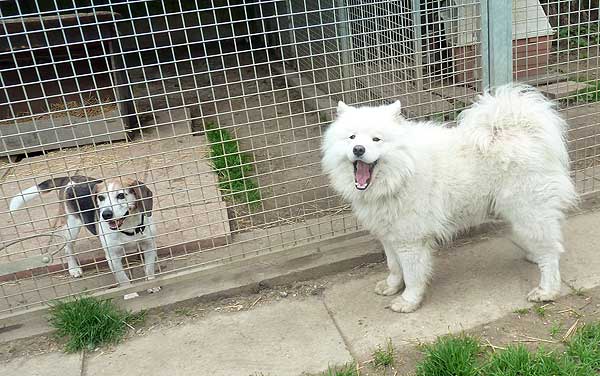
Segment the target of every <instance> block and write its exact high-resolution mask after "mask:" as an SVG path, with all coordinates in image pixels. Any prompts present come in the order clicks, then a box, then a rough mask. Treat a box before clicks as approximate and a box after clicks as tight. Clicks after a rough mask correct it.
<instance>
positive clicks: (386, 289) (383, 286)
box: [375, 279, 402, 296]
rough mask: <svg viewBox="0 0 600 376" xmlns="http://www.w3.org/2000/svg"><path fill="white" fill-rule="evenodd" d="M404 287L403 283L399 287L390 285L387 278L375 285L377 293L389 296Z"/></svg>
mask: <svg viewBox="0 0 600 376" xmlns="http://www.w3.org/2000/svg"><path fill="white" fill-rule="evenodd" d="M401 289H402V285H400V286H398V287H394V286H389V285H388V283H387V280H385V279H384V280H383V281H379V282H377V284H376V285H375V294H378V295H383V296H389V295H395V294H397V293H398V292H399V291H400V290H401Z"/></svg>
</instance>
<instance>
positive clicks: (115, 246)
mask: <svg viewBox="0 0 600 376" xmlns="http://www.w3.org/2000/svg"><path fill="white" fill-rule="evenodd" d="M54 190H58V194H59V198H60V201H61V206H60V210H61V213H60V214H61V218H64V219H65V220H66V223H65V224H64V225H63V226H62V228H61V229H60V231H61V232H60V233H61V234H62V236H64V238H65V240H66V246H65V253H66V255H67V263H68V266H69V273H70V274H71V276H73V277H80V276H81V275H82V270H81V267H80V266H79V263H78V262H77V259H76V258H75V256H73V244H74V243H75V239H76V238H77V236H78V235H79V231H80V230H81V228H82V227H86V228H87V229H88V231H90V232H91V233H92V234H94V235H97V236H98V238H99V239H100V242H101V243H102V247H103V248H104V253H105V255H106V260H107V262H108V265H109V267H110V270H111V271H112V272H113V274H114V275H115V279H116V280H117V282H118V283H119V285H121V286H126V285H129V284H130V281H129V278H127V274H126V273H125V271H124V270H123V262H122V260H123V257H124V256H125V249H126V248H128V247H130V246H138V247H139V249H140V250H141V251H143V254H144V263H145V272H146V278H147V279H148V280H151V279H154V265H155V263H156V244H155V242H154V235H155V234H156V227H155V226H154V224H153V222H152V191H150V189H148V188H147V187H146V186H145V185H144V184H143V183H142V182H140V181H137V180H132V179H123V180H121V179H108V180H100V179H95V178H90V177H87V176H72V177H60V178H54V179H49V180H46V181H43V182H41V183H40V184H38V185H34V186H33V187H30V188H27V189H25V190H24V191H22V192H20V193H19V194H18V195H17V196H15V197H13V199H12V200H11V202H10V210H11V211H14V210H17V209H19V208H20V207H22V206H23V205H25V204H26V203H27V202H28V201H30V200H32V199H34V198H36V197H38V196H40V195H41V194H43V193H48V192H51V191H54ZM159 290H160V287H154V288H152V289H149V290H148V292H157V291H159ZM135 296H137V293H132V294H127V295H125V298H132V297H135Z"/></svg>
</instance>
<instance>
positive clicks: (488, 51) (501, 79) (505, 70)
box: [481, 0, 513, 89]
mask: <svg viewBox="0 0 600 376" xmlns="http://www.w3.org/2000/svg"><path fill="white" fill-rule="evenodd" d="M512 3H513V2H512V1H499V0H481V56H482V60H483V61H482V65H483V67H482V68H483V87H484V89H489V88H493V87H497V86H500V85H503V84H507V83H510V82H512V80H513V78H512V69H513V58H512Z"/></svg>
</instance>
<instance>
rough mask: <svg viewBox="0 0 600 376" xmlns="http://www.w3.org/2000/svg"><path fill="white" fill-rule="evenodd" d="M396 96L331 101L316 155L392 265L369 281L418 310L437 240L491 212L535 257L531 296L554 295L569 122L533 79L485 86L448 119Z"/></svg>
mask: <svg viewBox="0 0 600 376" xmlns="http://www.w3.org/2000/svg"><path fill="white" fill-rule="evenodd" d="M400 107H401V105H400V102H395V103H393V104H391V105H386V106H379V107H358V108H355V107H350V106H348V105H346V104H344V103H342V102H340V103H339V104H338V108H337V119H336V120H335V121H334V122H333V123H332V124H331V125H330V126H329V128H328V129H327V131H326V133H325V136H324V140H323V145H322V152H323V158H322V165H323V170H324V172H325V173H326V174H327V175H328V177H329V179H330V181H331V184H332V186H333V188H334V189H335V190H336V191H337V192H338V193H339V194H340V195H341V196H342V197H343V198H344V199H345V200H347V201H349V202H350V203H351V205H352V209H353V212H354V214H355V215H356V217H357V218H358V220H359V222H360V223H361V224H362V225H363V226H364V227H366V229H368V230H369V231H370V232H371V233H372V234H373V235H374V236H376V237H377V238H378V239H379V240H380V241H381V243H382V245H383V248H384V250H385V255H386V258H387V265H388V268H389V275H388V277H387V278H386V279H385V280H383V281H380V282H379V283H377V285H376V286H375V292H376V293H377V294H380V295H394V294H396V293H398V292H400V291H401V290H402V289H403V288H404V291H403V292H402V295H400V296H399V297H397V298H395V299H394V300H393V301H392V304H391V306H390V307H391V309H392V310H394V311H397V312H412V311H414V310H416V309H417V308H418V307H419V305H420V303H421V301H422V300H423V296H424V294H425V289H426V285H427V282H428V278H429V276H430V274H431V250H432V248H433V247H435V245H436V244H438V243H439V242H440V241H448V240H451V238H452V237H453V235H455V234H457V233H458V232H460V231H464V230H466V229H468V228H469V227H472V226H476V225H479V224H481V223H483V222H486V221H489V220H492V219H494V220H497V219H501V220H504V221H505V222H507V223H508V224H509V225H510V228H511V235H510V239H511V240H512V241H513V242H514V243H515V244H516V245H517V246H518V247H519V248H521V249H522V250H523V251H524V252H525V256H526V258H527V259H528V260H529V261H532V262H534V263H536V264H537V265H538V267H539V270H540V274H541V279H540V284H539V286H537V287H535V288H534V289H533V290H532V291H531V292H530V293H529V295H528V299H529V300H530V301H533V302H541V301H549V300H553V299H554V298H556V297H557V295H558V294H559V291H560V286H561V279H560V271H559V258H560V254H561V253H562V252H563V251H564V249H563V245H562V240H563V239H562V231H561V225H562V222H563V220H564V218H565V211H566V210H567V209H569V208H570V207H573V206H574V205H576V203H577V195H576V193H575V189H574V186H573V183H572V181H571V179H570V177H569V158H568V154H567V150H566V146H565V130H566V124H565V122H564V120H563V119H562V118H561V117H560V115H559V114H558V113H557V111H556V110H555V108H554V106H553V104H552V103H551V102H550V101H549V100H547V99H546V98H545V97H544V96H543V95H542V94H540V93H539V92H537V91H536V90H535V89H533V88H531V87H528V86H518V85H508V86H503V87H500V88H498V89H497V90H495V92H493V93H486V94H484V95H483V96H481V97H480V98H479V99H478V101H477V102H476V103H475V104H473V105H472V106H471V107H470V108H469V109H466V110H465V111H463V112H462V113H461V114H460V116H459V118H458V126H456V127H453V128H451V127H447V126H444V125H442V124H437V123H433V122H425V121H417V122H415V121H408V120H406V119H405V118H403V117H402V115H401V113H400Z"/></svg>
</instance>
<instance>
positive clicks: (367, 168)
mask: <svg viewBox="0 0 600 376" xmlns="http://www.w3.org/2000/svg"><path fill="white" fill-rule="evenodd" d="M376 164H377V161H375V162H373V163H365V162H363V161H354V185H355V186H356V189H360V190H361V191H362V190H365V189H367V187H368V186H369V184H370V183H371V177H372V176H373V169H374V168H375V165H376Z"/></svg>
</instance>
